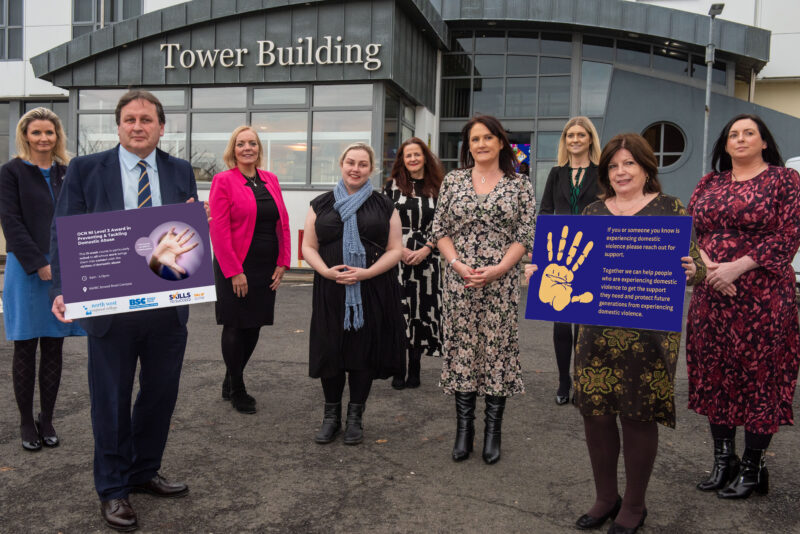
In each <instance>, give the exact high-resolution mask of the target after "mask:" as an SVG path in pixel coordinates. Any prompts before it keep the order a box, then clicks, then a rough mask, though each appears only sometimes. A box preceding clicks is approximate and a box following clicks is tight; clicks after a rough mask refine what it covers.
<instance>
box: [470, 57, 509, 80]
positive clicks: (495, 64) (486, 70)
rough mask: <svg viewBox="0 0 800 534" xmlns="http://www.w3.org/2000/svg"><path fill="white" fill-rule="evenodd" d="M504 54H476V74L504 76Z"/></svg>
mask: <svg viewBox="0 0 800 534" xmlns="http://www.w3.org/2000/svg"><path fill="white" fill-rule="evenodd" d="M502 75H503V56H481V55H476V56H475V76H502Z"/></svg>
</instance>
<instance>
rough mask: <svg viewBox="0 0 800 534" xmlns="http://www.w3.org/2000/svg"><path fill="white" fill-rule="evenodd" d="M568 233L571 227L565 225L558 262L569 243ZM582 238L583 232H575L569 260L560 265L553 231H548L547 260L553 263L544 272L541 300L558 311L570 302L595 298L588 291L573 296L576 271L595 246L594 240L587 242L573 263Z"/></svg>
mask: <svg viewBox="0 0 800 534" xmlns="http://www.w3.org/2000/svg"><path fill="white" fill-rule="evenodd" d="M568 234H569V227H568V226H564V228H562V229H561V240H560V241H559V242H558V255H557V256H556V262H560V261H561V258H562V257H563V256H564V247H565V246H566V244H567V235H568ZM582 238H583V232H578V233H577V234H575V238H574V239H573V240H572V246H571V247H570V248H569V254H567V261H566V262H565V263H564V265H560V264H558V263H555V262H553V233H552V232H548V233H547V261H549V262H551V263H550V265H548V266H547V267H545V269H544V272H543V273H542V283H541V285H540V286H539V300H541V301H542V302H544V303H545V304H550V305H551V306H552V307H553V308H554V309H555V310H556V311H561V310H563V309H564V308H566V307H567V304H569V303H570V302H583V303H586V302H591V301H592V299H593V298H594V296H593V295H592V294H591V293H589V292H588V291H587V292H586V293H584V294H582V295H578V296H576V297H573V296H572V279H573V278H574V276H575V274H574V273H575V272H576V271H577V270H578V269H579V268H580V266H581V265H582V264H583V261H584V260H585V259H586V256H587V255H588V254H589V252H591V250H592V247H593V246H594V242H593V241H589V242H588V243H586V246H585V247H584V248H583V252H582V253H581V255H580V256H578V259H577V260H575V263H574V264H573V263H572V260H573V258H574V257H575V253H576V252H577V250H578V246H579V245H580V243H581V239H582ZM570 264H572V268H570Z"/></svg>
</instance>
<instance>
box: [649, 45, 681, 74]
mask: <svg viewBox="0 0 800 534" xmlns="http://www.w3.org/2000/svg"><path fill="white" fill-rule="evenodd" d="M653 68H655V69H657V70H663V71H666V72H671V73H673V74H678V75H681V76H686V72H687V71H688V69H689V54H687V53H685V52H679V51H678V50H673V49H671V48H663V47H658V46H657V47H655V48H654V49H653Z"/></svg>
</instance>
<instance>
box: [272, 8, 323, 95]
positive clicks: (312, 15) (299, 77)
mask: <svg viewBox="0 0 800 534" xmlns="http://www.w3.org/2000/svg"><path fill="white" fill-rule="evenodd" d="M317 17H318V12H317V8H316V7H308V8H294V9H293V13H292V39H291V40H290V41H289V42H288V43H287V46H291V47H293V48H294V52H295V54H294V63H295V65H294V66H293V67H289V69H290V73H289V76H290V77H291V80H292V81H293V82H310V81H314V78H315V77H316V75H317V69H316V68H315V67H314V66H313V65H304V64H303V65H301V64H300V62H301V61H300V60H301V59H302V62H303V63H306V62H308V60H309V58H308V44H307V41H306V40H305V37H308V36H312V35H316V33H317ZM298 39H303V41H302V43H298V42H297V40H298ZM275 44H276V46H280V45H279V44H278V43H275ZM316 46H319V45H318V44H317V43H314V46H312V54H313V49H314V48H315V47H316ZM298 48H300V50H299V51H298V50H297V49H298ZM298 52H300V54H298Z"/></svg>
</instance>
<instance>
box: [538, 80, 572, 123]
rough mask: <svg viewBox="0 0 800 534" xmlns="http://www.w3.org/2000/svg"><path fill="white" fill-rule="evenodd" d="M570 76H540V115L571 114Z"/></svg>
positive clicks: (560, 115)
mask: <svg viewBox="0 0 800 534" xmlns="http://www.w3.org/2000/svg"><path fill="white" fill-rule="evenodd" d="M569 80H570V77H569V76H549V77H543V78H539V116H540V117H567V116H569V89H570V87H569Z"/></svg>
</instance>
